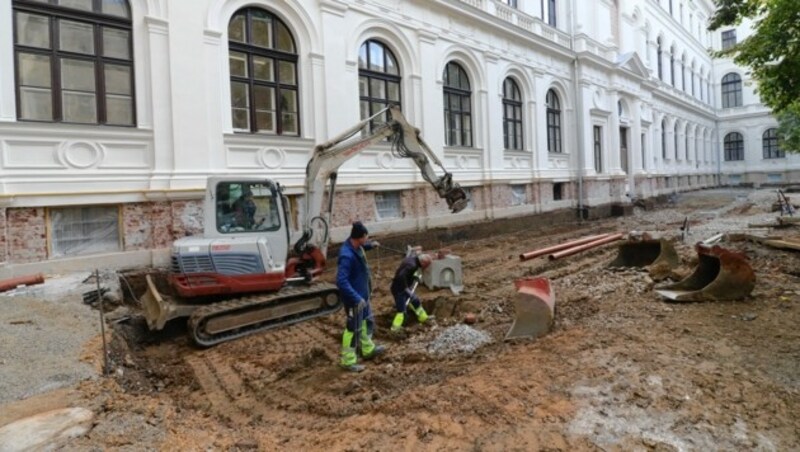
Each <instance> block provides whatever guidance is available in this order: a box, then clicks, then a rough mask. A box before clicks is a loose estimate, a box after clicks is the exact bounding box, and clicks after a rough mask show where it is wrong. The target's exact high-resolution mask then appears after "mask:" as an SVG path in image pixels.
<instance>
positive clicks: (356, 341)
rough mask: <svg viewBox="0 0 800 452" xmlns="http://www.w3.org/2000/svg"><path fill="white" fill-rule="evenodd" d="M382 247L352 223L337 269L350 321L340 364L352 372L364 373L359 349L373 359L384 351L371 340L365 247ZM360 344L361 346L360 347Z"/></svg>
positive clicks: (373, 321) (370, 289)
mask: <svg viewBox="0 0 800 452" xmlns="http://www.w3.org/2000/svg"><path fill="white" fill-rule="evenodd" d="M377 246H380V244H379V243H378V242H377V241H376V240H370V239H369V232H368V231H367V228H366V227H365V226H364V225H363V224H362V223H361V222H360V221H356V222H355V223H353V228H352V229H351V230H350V238H349V239H347V240H345V242H344V243H342V248H341V249H340V250H339V263H338V269H337V272H336V286H337V287H339V292H340V294H341V297H342V302H343V303H344V307H345V314H346V315H347V324H346V326H345V329H344V333H343V334H342V351H341V361H340V365H341V366H342V368H344V369H346V370H349V371H351V372H361V371H362V370H364V366H363V365H361V364H358V355H357V353H358V349H359V348H360V350H361V356H362V357H363V358H364V359H371V358H374V357H376V356H378V355H380V354H381V353H383V352H384V351H385V348H384V347H383V346H382V345H376V344H375V343H374V342H373V341H372V331H373V329H374V328H375V319H374V318H373V316H372V309H371V308H370V304H369V302H370V294H371V293H372V280H371V278H370V272H369V265H368V264H367V256H366V254H364V251H365V250H370V249H372V248H375V247H377ZM359 346H360V347H359Z"/></svg>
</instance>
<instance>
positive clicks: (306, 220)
mask: <svg viewBox="0 0 800 452" xmlns="http://www.w3.org/2000/svg"><path fill="white" fill-rule="evenodd" d="M387 110H388V111H389V115H390V119H389V121H387V122H385V123H382V124H380V125H378V126H377V127H375V128H374V129H373V130H372V131H371V133H368V134H363V131H364V130H366V129H367V126H368V125H369V124H370V121H372V120H373V119H375V118H376V117H382V115H384V114H385V113H386V111H387ZM357 134H361V136H360V137H356V135H357ZM386 139H388V140H389V141H390V142H391V145H392V153H393V155H395V156H396V157H399V158H409V159H412V160H413V161H414V163H415V164H416V165H417V167H418V168H419V170H420V173H421V174H422V178H423V179H425V181H426V182H428V183H429V184H431V186H432V187H433V188H434V190H436V192H437V193H438V194H439V197H441V198H444V200H445V201H447V206H448V207H449V208H450V210H451V211H452V212H453V213H457V212H460V211H461V210H463V209H464V208H465V207H466V206H467V203H468V201H469V200H468V197H467V194H466V192H465V191H464V189H462V188H461V187H460V186H459V185H458V184H457V183H455V182H453V179H452V174H450V173H449V172H448V171H447V170H446V169H445V168H444V166H443V165H442V163H441V162H440V161H439V159H438V158H437V157H436V155H435V154H434V153H433V151H431V149H430V147H428V145H427V144H426V143H425V141H424V140H423V139H422V137H421V136H420V133H419V129H417V128H415V127H413V126H412V125H411V124H409V123H408V121H406V119H405V117H404V116H403V113H402V112H401V111H400V108H399V107H397V106H390V107H388V108H386V109H384V110H381V111H379V112H378V113H376V114H375V115H373V116H371V117H369V118H367V119H364V120H363V121H361V122H359V123H358V124H356V125H355V126H353V127H351V128H350V129H348V130H346V131H345V132H343V133H342V134H340V135H339V136H337V137H336V138H333V139H331V140H330V141H328V142H326V143H322V144H320V145H317V146H316V147H315V148H314V155H313V156H312V157H311V160H310V161H309V162H308V165H307V166H306V182H305V199H306V204H305V212H304V213H305V215H304V216H303V235H302V237H301V238H300V239H299V240H298V241H297V243H295V245H294V251H295V253H296V254H298V255H302V254H304V253H307V252H308V250H309V247H311V248H317V249H319V250H320V251H321V254H322V256H325V254H326V252H327V248H328V241H329V234H328V229H329V225H330V217H331V212H332V210H333V197H334V193H335V191H336V176H337V170H338V169H339V167H340V166H342V165H343V164H344V163H345V162H347V161H348V160H349V159H351V158H352V157H354V156H356V155H357V154H358V153H360V152H361V151H363V150H364V149H366V148H368V147H370V146H372V145H374V144H377V143H380V142H381V141H383V140H386ZM431 163H433V164H434V165H436V166H438V167H439V168H440V169H441V170H442V171H443V173H444V174H443V175H442V176H438V175H437V174H436V171H435V170H434V167H433V165H432V164H431ZM326 191H327V193H328V197H327V202H328V205H327V208H326V210H325V212H323V211H322V203H323V200H324V198H325V194H326Z"/></svg>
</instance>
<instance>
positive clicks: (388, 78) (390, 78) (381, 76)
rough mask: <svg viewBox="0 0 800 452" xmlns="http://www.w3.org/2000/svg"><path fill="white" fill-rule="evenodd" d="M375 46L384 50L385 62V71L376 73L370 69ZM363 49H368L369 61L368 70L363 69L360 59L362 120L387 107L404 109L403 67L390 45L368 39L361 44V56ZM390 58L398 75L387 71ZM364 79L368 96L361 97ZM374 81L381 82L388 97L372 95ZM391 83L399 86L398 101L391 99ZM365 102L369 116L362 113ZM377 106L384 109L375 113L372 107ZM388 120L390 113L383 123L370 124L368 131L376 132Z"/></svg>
mask: <svg viewBox="0 0 800 452" xmlns="http://www.w3.org/2000/svg"><path fill="white" fill-rule="evenodd" d="M373 45H375V46H380V47H381V49H382V50H383V62H382V63H381V66H382V68H383V71H375V70H372V69H370V67H371V58H372V52H370V47H371V46H373ZM363 47H366V53H367V59H366V62H365V63H366V68H362V67H361V65H360V60H361V59H360V57H359V68H358V79H359V80H358V83H359V96H358V100H359V114H360V116H361V119H362V120H364V119H367V118H368V117H370V116H372V115H374V114H375V113H377V112H378V111H380V110H382V109H383V108H386V107H388V106H390V105H397V106H398V107H401V108H402V104H403V85H402V81H403V77H402V76H401V75H400V74H401V73H402V70H401V67H400V63H399V61H398V60H397V56H396V55H395V54H394V52H392V50H391V48H389V46H388V45H386V44H385V43H383V42H382V41H379V40H377V39H367V40H366V41H364V42H363V43H362V44H361V46H359V55H360V54H361V49H362V48H363ZM389 57H391V58H392V60H393V61H394V64H395V67H396V68H397V75H394V74H391V73H389V72H387V71H386V67H387V64H386V63H387V58H389ZM362 77H363V78H364V79H366V85H367V95H366V96H362V95H361V88H360V83H361V78H362ZM373 80H376V81H379V82H382V83H383V88H384V93H385V95H386V96H385V97H383V98H381V97H376V96H373V95H372V94H373V93H372V81H373ZM389 83H396V84H397V100H391V99H389ZM363 102H366V103H367V109H368V111H367V116H364V111H362V109H361V106H362V103H363ZM375 104H382V105H383V107H381V108H379V109H378V108H376V109H375V111H373V109H372V106H373V105H375ZM388 119H389V118H388V112H387V113H384V118H383V121H381V120H380V119H373V120H372V121H370V123H369V126H368V130H369V131H372V130H374V128H375V127H377V126H378V125H379V124H381V123H382V122H386V121H387V120H388Z"/></svg>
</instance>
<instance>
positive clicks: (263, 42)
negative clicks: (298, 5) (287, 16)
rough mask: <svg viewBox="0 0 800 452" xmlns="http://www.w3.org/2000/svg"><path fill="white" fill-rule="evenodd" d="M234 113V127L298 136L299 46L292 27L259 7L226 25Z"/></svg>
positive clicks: (237, 16) (240, 14)
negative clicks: (290, 28) (295, 40)
mask: <svg viewBox="0 0 800 452" xmlns="http://www.w3.org/2000/svg"><path fill="white" fill-rule="evenodd" d="M228 47H229V49H230V52H229V55H228V61H229V64H230V71H231V115H232V117H233V128H234V130H236V131H242V132H253V133H266V134H275V135H300V106H299V100H298V92H297V47H296V46H295V42H294V37H293V36H292V33H291V32H290V31H289V28H288V27H287V26H286V25H285V24H284V23H283V22H282V21H281V20H280V19H278V18H277V17H276V16H274V15H273V14H271V13H269V12H267V11H265V10H263V9H260V8H244V9H240V10H239V11H237V12H236V14H234V15H233V17H232V18H231V21H230V23H229V24H228Z"/></svg>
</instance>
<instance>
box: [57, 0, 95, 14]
mask: <svg viewBox="0 0 800 452" xmlns="http://www.w3.org/2000/svg"><path fill="white" fill-rule="evenodd" d="M56 3H57V4H59V5H60V6H63V7H65V8H74V9H80V10H83V11H92V9H93V6H92V0H58V1H57V2H56Z"/></svg>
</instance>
